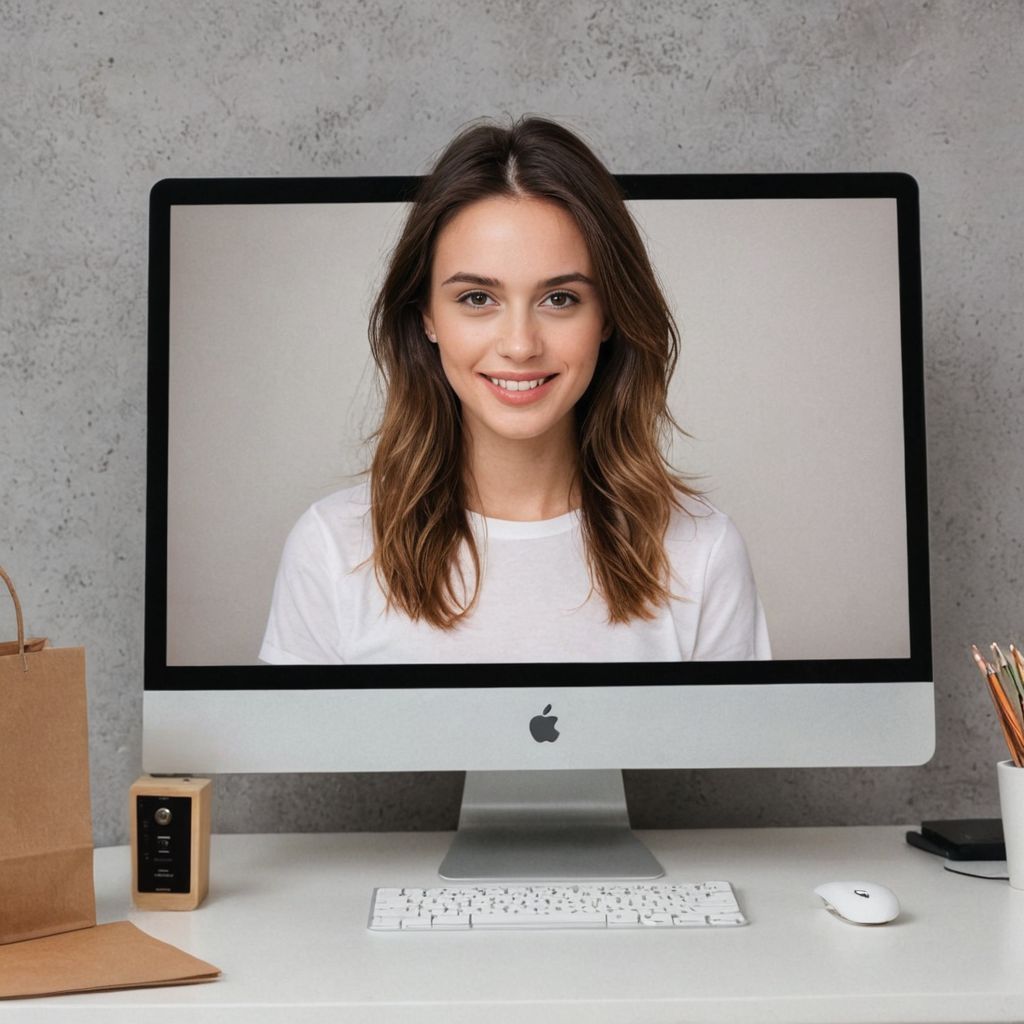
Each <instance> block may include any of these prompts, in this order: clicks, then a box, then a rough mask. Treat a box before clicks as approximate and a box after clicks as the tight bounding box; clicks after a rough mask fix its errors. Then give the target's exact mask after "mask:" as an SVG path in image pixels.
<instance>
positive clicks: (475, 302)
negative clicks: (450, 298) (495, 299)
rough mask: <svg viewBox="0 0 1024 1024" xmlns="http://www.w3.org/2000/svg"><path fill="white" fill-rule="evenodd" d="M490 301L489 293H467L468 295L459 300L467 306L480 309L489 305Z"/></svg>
mask: <svg viewBox="0 0 1024 1024" xmlns="http://www.w3.org/2000/svg"><path fill="white" fill-rule="evenodd" d="M489 299H490V295H488V294H487V292H466V294H465V295H463V296H462V297H461V298H460V299H459V302H464V303H465V304H466V305H467V306H473V307H475V308H477V309H480V308H482V307H483V306H486V305H487V303H488V300H489Z"/></svg>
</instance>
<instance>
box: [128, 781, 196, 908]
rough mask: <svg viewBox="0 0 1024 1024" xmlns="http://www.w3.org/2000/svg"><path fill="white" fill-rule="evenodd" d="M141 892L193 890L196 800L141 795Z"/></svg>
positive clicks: (138, 801)
mask: <svg viewBox="0 0 1024 1024" xmlns="http://www.w3.org/2000/svg"><path fill="white" fill-rule="evenodd" d="M135 801H136V803H135V815H136V817H135V820H136V822H137V823H138V830H139V834H138V851H139V864H138V868H139V892H188V891H189V890H190V888H191V882H192V879H191V877H190V876H191V871H192V865H191V858H192V798H191V797H188V796H148V795H147V796H138V797H136V798H135Z"/></svg>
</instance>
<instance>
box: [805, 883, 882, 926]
mask: <svg viewBox="0 0 1024 1024" xmlns="http://www.w3.org/2000/svg"><path fill="white" fill-rule="evenodd" d="M814 891H815V893H817V894H818V895H819V896H820V897H821V898H822V899H823V900H824V901H825V906H826V907H827V908H828V909H829V910H831V911H832V912H833V913H834V914H836V915H837V916H838V917H841V918H843V920H844V921H852V922H853V923H854V924H885V923H886V922H888V921H892V920H893V919H894V918H896V917H898V916H899V912H900V901H899V900H898V899H896V894H895V893H894V892H893V891H892V889H887V888H886V887H885V886H884V885H879V884H878V883H877V882H825V884H824V885H819V886H818V888H817V889H815V890H814Z"/></svg>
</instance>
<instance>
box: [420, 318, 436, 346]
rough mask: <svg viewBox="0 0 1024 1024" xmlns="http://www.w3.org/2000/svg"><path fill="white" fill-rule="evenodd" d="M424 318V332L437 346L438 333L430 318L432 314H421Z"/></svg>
mask: <svg viewBox="0 0 1024 1024" xmlns="http://www.w3.org/2000/svg"><path fill="white" fill-rule="evenodd" d="M420 315H421V316H422V317H423V332H424V334H426V336H427V337H428V338H429V339H430V340H431V341H432V342H433V343H434V344H435V345H436V344H437V333H436V332H435V331H434V321H433V320H432V319H431V318H430V314H428V313H421V314H420Z"/></svg>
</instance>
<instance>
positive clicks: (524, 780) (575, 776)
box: [439, 770, 665, 882]
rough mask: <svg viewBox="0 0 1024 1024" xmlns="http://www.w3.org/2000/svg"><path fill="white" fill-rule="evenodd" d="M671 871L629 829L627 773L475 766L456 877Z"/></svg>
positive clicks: (443, 870) (629, 875)
mask: <svg viewBox="0 0 1024 1024" xmlns="http://www.w3.org/2000/svg"><path fill="white" fill-rule="evenodd" d="M664 873H665V872H664V869H663V868H662V867H661V865H660V864H659V863H658V862H657V860H656V859H655V858H654V856H653V855H652V854H651V852H650V850H648V849H647V847H646V846H644V844H643V843H641V842H640V840H639V839H637V838H636V836H634V835H633V833H632V832H631V831H630V828H629V815H628V813H627V810H626V794H625V790H624V789H623V785H622V773H621V772H620V771H614V770H600V771H515V772H467V773H466V788H465V790H464V791H463V794H462V811H461V813H460V815H459V830H458V832H457V833H456V836H455V839H454V840H453V841H452V845H451V847H450V849H449V850H448V854H447V856H446V857H445V858H444V860H443V861H442V863H441V867H440V868H439V874H440V875H441V877H442V878H444V879H446V880H448V881H453V882H485V881H486V882H512V881H523V882H526V881H541V880H544V881H584V880H594V879H623V880H640V879H652V878H660V877H661V876H662V875H663V874H664Z"/></svg>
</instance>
